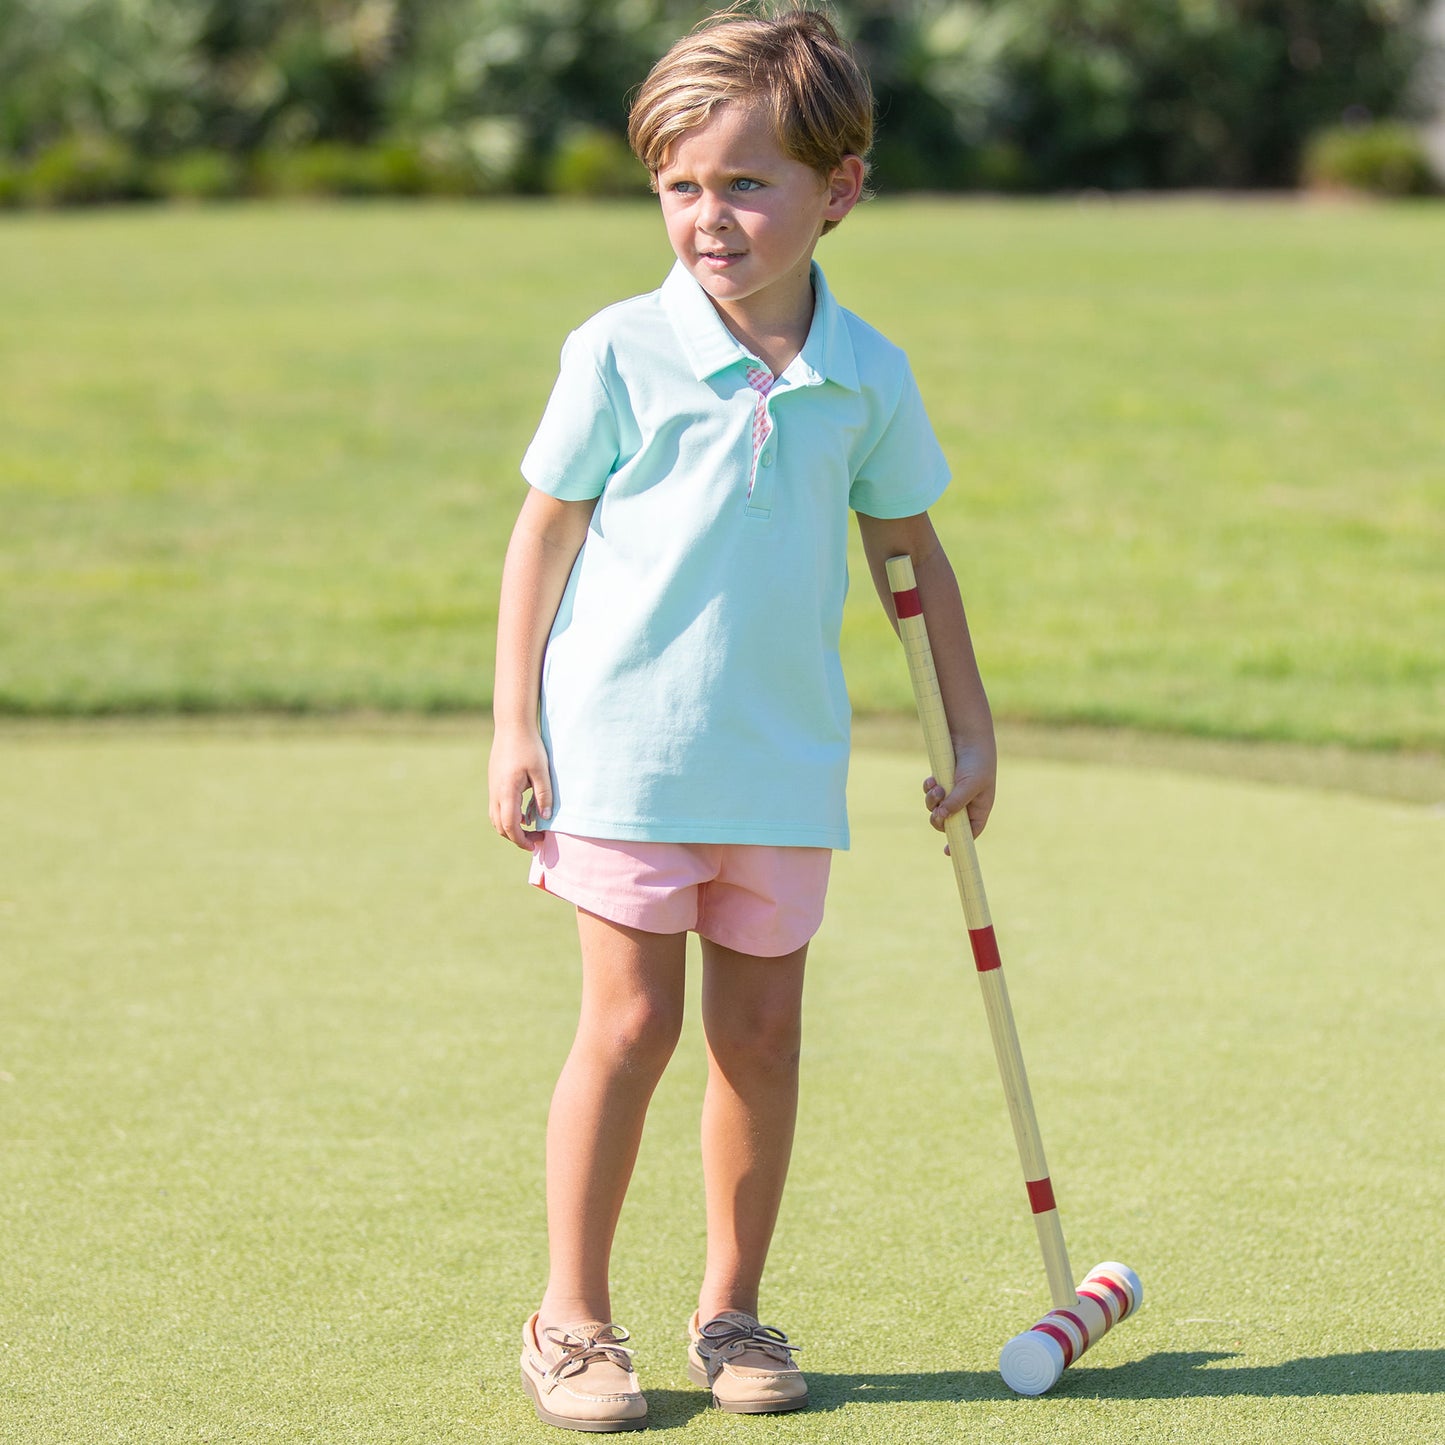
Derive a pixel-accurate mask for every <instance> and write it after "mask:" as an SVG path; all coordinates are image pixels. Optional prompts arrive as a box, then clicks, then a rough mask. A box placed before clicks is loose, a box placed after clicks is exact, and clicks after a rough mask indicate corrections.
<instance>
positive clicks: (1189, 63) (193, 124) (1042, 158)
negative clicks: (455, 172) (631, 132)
mask: <svg viewBox="0 0 1445 1445" xmlns="http://www.w3.org/2000/svg"><path fill="white" fill-rule="evenodd" d="M1422 6H1423V0H838V3H835V4H834V6H833V7H832V8H833V10H834V12H835V14H836V15H837V16H838V17H839V19H840V21H841V23H842V25H843V28H844V29H845V30H846V31H847V32H848V33H849V34H850V35H851V36H852V38H853V39H854V40H855V41H856V43H857V45H858V47H859V49H860V51H861V52H862V54H863V55H864V57H865V59H866V61H867V63H868V65H869V68H870V71H871V74H872V75H873V78H874V82H875V86H876V89H877V92H878V100H879V118H880V126H879V140H878V149H877V155H876V171H877V176H878V180H879V184H880V185H881V187H882V188H884V189H890V188H891V189H905V188H912V187H928V188H935V189H953V188H959V187H989V188H1020V189H1052V188H1060V187H1066V188H1067V187H1081V186H1099V187H1107V188H1123V187H1136V186H1145V187H1169V186H1193V185H1228V186H1242V187H1243V186H1260V185H1278V184H1282V183H1289V182H1291V181H1292V180H1293V179H1294V176H1295V174H1296V171H1297V169H1298V165H1299V159H1300V155H1301V153H1302V151H1303V149H1304V147H1305V145H1306V143H1307V141H1308V138H1309V136H1310V135H1311V134H1312V133H1314V132H1315V131H1317V130H1318V129H1320V128H1322V127H1324V126H1328V125H1333V124H1338V123H1339V122H1341V121H1342V120H1344V121H1348V120H1350V119H1351V118H1352V117H1369V116H1381V115H1385V116H1389V115H1396V114H1399V113H1400V112H1401V110H1402V107H1403V106H1404V104H1405V102H1404V97H1405V96H1406V95H1407V93H1408V83H1409V77H1410V75H1411V73H1412V71H1414V70H1415V69H1416V68H1417V66H1418V63H1419V57H1420V53H1421V43H1422V42H1421V39H1420V28H1421V27H1420V24H1419V20H1420V12H1421V10H1422ZM711 8H713V7H711V6H709V5H706V4H698V3H696V0H615V3H609V4H601V3H596V0H0V153H8V154H9V155H11V156H12V157H19V158H28V157H33V156H35V155H37V154H39V153H41V152H43V151H44V150H45V149H46V148H47V147H49V146H52V145H54V144H55V143H57V142H61V141H69V140H72V139H73V138H75V137H77V136H90V137H95V136H102V137H105V138H107V139H109V140H110V141H112V142H115V143H118V144H120V145H122V146H124V147H126V148H127V149H128V150H130V151H132V152H133V153H134V154H136V155H137V156H140V157H144V158H149V159H155V160H164V159H165V158H167V157H174V156H178V155H182V154H184V153H187V152H191V151H201V150H204V151H210V152H220V153H226V154H231V155H236V156H247V155H250V154H252V153H255V152H270V151H286V150H290V149H295V148H298V147H303V146H310V145H314V144H318V143H327V144H333V145H348V146H358V145H376V144H378V143H380V142H383V141H390V142H397V141H402V142H405V143H407V144H411V145H415V146H419V147H421V148H422V149H423V150H425V151H427V152H428V153H429V154H430V155H432V156H433V157H434V158H442V159H443V160H444V159H445V158H447V157H450V158H452V160H454V161H455V163H456V164H458V165H465V166H469V167H471V168H472V169H473V170H474V171H475V172H476V174H477V175H478V176H479V177H481V178H483V179H484V180H486V181H487V183H488V184H490V185H492V186H504V187H512V188H520V189H532V188H541V187H543V186H545V185H546V184H547V180H548V177H549V176H551V175H554V174H556V173H557V165H556V159H555V158H556V157H557V156H558V154H559V153H560V152H566V151H569V150H576V149H577V147H578V146H579V144H582V143H581V142H579V140H578V137H579V135H581V136H583V137H587V136H592V135H595V134H596V133H598V132H611V133H612V134H614V135H617V134H620V133H621V131H622V129H623V125H624V115H625V107H626V96H627V92H628V91H629V89H631V88H632V87H633V86H634V85H636V84H637V82H638V81H639V80H640V79H641V78H642V76H643V75H644V74H645V72H646V70H647V67H648V65H649V64H650V63H651V61H652V60H653V59H654V58H655V57H656V56H657V55H658V54H659V53H660V52H661V51H662V50H663V49H664V48H665V47H666V46H667V44H668V43H669V42H670V41H671V40H672V39H673V38H675V37H676V36H677V35H679V34H681V33H682V32H683V31H684V30H686V29H687V28H688V27H689V26H690V25H692V24H693V23H695V22H696V21H697V20H698V19H699V18H700V17H701V16H703V15H704V14H706V13H708V11H709V10H710V9H711ZM587 144H592V142H591V141H588V142H587ZM584 148H585V146H584ZM594 149H598V147H594Z"/></svg>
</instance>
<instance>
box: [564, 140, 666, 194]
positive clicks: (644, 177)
mask: <svg viewBox="0 0 1445 1445" xmlns="http://www.w3.org/2000/svg"><path fill="white" fill-rule="evenodd" d="M547 189H548V190H549V191H551V192H552V193H553V194H554V195H558V196H582V197H587V198H591V199H597V198H601V197H603V196H645V195H648V194H649V193H650V191H651V185H650V182H649V179H648V174H647V167H646V166H644V165H643V164H642V162H641V161H639V160H638V159H637V157H636V156H635V155H633V154H632V151H631V150H630V149H629V147H628V144H627V142H626V141H625V140H623V139H622V137H621V136H619V135H616V134H615V133H614V132H612V131H610V130H602V129H600V128H599V127H597V126H581V127H578V128H577V129H575V130H572V131H570V132H568V133H567V134H566V135H564V136H563V137H562V139H561V141H560V142H559V143H558V145H557V149H556V150H555V151H554V152H553V155H552V163H551V165H550V166H549V167H548V169H547Z"/></svg>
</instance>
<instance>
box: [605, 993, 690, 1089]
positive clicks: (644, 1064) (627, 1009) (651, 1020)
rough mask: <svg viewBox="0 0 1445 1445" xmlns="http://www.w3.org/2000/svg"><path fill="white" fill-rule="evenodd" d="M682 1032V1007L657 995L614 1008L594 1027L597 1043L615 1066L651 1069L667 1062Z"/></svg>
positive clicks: (654, 1069)
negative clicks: (657, 997)
mask: <svg viewBox="0 0 1445 1445" xmlns="http://www.w3.org/2000/svg"><path fill="white" fill-rule="evenodd" d="M681 1034H682V1009H681V1008H679V1007H675V1006H674V1005H673V1004H671V1003H670V1002H662V1001H659V1000H654V999H638V1000H636V1001H635V1002H632V1003H630V1004H628V1005H626V1006H624V1007H622V1008H617V1009H614V1010H612V1011H611V1012H610V1013H609V1015H608V1016H607V1017H606V1018H604V1019H600V1020H598V1021H597V1023H596V1025H595V1026H594V1028H593V1030H592V1035H593V1043H594V1047H600V1048H601V1049H602V1050H603V1051H605V1052H606V1053H607V1055H608V1056H609V1057H610V1058H611V1060H612V1061H613V1063H614V1064H615V1066H616V1067H619V1068H622V1069H626V1070H629V1071H643V1070H646V1071H650V1072H660V1071H661V1070H662V1069H663V1068H664V1067H665V1066H666V1064H667V1061H668V1060H669V1059H670V1058H671V1057H672V1054H673V1050H674V1049H676V1048H677V1041H678V1038H679V1037H680V1036H681Z"/></svg>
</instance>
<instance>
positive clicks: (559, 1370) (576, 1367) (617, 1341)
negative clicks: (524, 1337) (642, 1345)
mask: <svg viewBox="0 0 1445 1445" xmlns="http://www.w3.org/2000/svg"><path fill="white" fill-rule="evenodd" d="M631 1338H632V1336H631V1335H629V1334H628V1333H627V1331H626V1330H624V1329H622V1328H621V1327H620V1326H619V1325H606V1326H604V1327H603V1328H602V1329H600V1330H597V1331H596V1332H595V1333H590V1334H589V1333H576V1334H574V1333H573V1332H572V1331H570V1330H561V1329H556V1328H553V1327H549V1328H547V1329H545V1330H543V1331H542V1342H543V1344H548V1345H555V1346H556V1347H557V1348H558V1349H559V1350H561V1351H562V1354H561V1356H560V1357H559V1358H558V1359H556V1360H553V1362H552V1363H551V1365H550V1366H548V1369H547V1374H546V1378H547V1379H549V1380H561V1379H565V1378H566V1377H567V1376H568V1375H575V1374H577V1373H578V1371H580V1370H585V1369H586V1368H587V1366H588V1365H589V1364H591V1363H593V1361H596V1360H607V1361H610V1362H611V1363H612V1364H614V1365H617V1366H618V1367H619V1368H620V1369H623V1370H630V1369H631V1368H632V1356H633V1355H634V1354H635V1353H636V1351H635V1350H629V1349H625V1348H624V1347H623V1346H624V1343H625V1341H627V1340H630V1339H631Z"/></svg>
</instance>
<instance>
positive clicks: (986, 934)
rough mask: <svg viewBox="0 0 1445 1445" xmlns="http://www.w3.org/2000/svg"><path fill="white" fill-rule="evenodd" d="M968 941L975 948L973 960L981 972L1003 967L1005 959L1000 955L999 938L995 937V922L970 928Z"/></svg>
mask: <svg viewBox="0 0 1445 1445" xmlns="http://www.w3.org/2000/svg"><path fill="white" fill-rule="evenodd" d="M968 942H969V945H970V947H972V949H973V961H974V963H975V964H976V965H977V967H978V971H979V972H980V973H987V972H988V971H989V969H991V968H1002V967H1003V959H1001V958H1000V957H999V956H998V939H997V938H995V937H994V933H993V924H989V926H988V927H987V928H970V929H969V930H968Z"/></svg>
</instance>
